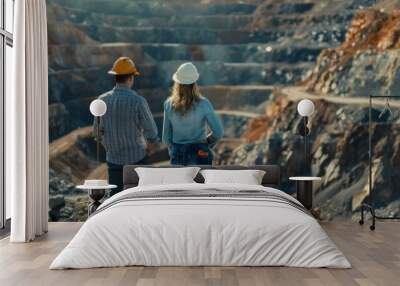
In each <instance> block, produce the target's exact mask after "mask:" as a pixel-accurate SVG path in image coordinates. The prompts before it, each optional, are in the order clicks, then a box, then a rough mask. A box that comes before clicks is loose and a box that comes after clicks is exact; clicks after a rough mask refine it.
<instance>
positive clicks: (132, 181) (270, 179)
mask: <svg viewBox="0 0 400 286" xmlns="http://www.w3.org/2000/svg"><path fill="white" fill-rule="evenodd" d="M136 167H146V168H179V167H183V166H159V167H158V166H151V165H150V166H149V165H147V166H143V165H126V166H124V179H123V182H124V189H128V188H133V187H136V186H137V185H138V183H139V177H138V175H137V173H136V171H135V168H136ZM199 167H200V168H201V169H203V170H204V169H217V170H249V169H252V170H254V169H255V170H263V171H265V172H266V173H265V175H264V178H263V180H262V185H263V186H265V187H272V188H277V189H279V187H280V184H281V168H280V166H278V165H257V166H248V167H245V166H199ZM195 181H196V182H197V183H204V178H203V176H202V175H201V174H200V173H199V174H198V175H197V177H196V178H195Z"/></svg>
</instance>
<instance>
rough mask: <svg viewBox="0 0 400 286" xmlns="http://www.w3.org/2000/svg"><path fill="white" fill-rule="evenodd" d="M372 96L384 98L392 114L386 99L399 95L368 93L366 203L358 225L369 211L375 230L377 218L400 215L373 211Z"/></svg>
mask: <svg viewBox="0 0 400 286" xmlns="http://www.w3.org/2000/svg"><path fill="white" fill-rule="evenodd" d="M373 98H385V99H386V100H387V101H386V102H387V103H386V106H385V110H386V109H388V108H389V109H388V110H389V112H390V114H392V112H391V110H390V106H389V105H388V99H389V98H400V96H396V95H392V96H389V95H384V96H374V95H370V96H369V110H368V190H369V194H368V203H363V204H362V205H361V219H360V221H359V224H360V225H363V224H364V212H365V211H367V212H368V211H369V212H370V213H371V216H372V224H371V225H370V227H369V228H370V230H375V223H376V220H377V219H381V220H391V219H394V220H400V217H385V216H377V215H376V213H375V205H374V199H373V191H372V158H373V154H372V151H373V150H372V99H373Z"/></svg>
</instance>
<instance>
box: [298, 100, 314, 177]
mask: <svg viewBox="0 0 400 286" xmlns="http://www.w3.org/2000/svg"><path fill="white" fill-rule="evenodd" d="M314 111H315V106H314V103H313V102H312V101H311V100H309V99H303V100H301V101H300V102H299V104H298V105H297V112H298V113H299V114H300V115H301V116H302V121H301V123H300V124H299V127H298V131H299V134H300V135H301V136H303V138H304V167H305V169H304V172H305V175H307V176H309V175H310V173H311V162H310V154H309V150H308V145H309V144H308V135H309V134H310V129H309V128H308V118H309V117H310V116H311V115H313V113H314Z"/></svg>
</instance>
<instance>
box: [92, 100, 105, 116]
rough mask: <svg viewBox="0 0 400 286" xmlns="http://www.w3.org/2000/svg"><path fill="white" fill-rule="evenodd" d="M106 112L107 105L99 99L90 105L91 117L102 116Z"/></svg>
mask: <svg viewBox="0 0 400 286" xmlns="http://www.w3.org/2000/svg"><path fill="white" fill-rule="evenodd" d="M106 112H107V105H106V103H105V102H104V101H103V100H101V99H95V100H93V101H92V102H91V103H90V113H92V114H93V116H103V115H104V114H106Z"/></svg>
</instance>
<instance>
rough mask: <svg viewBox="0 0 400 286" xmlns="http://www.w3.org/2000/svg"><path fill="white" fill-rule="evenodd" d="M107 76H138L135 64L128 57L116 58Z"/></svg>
mask: <svg viewBox="0 0 400 286" xmlns="http://www.w3.org/2000/svg"><path fill="white" fill-rule="evenodd" d="M108 73H109V74H112V75H125V74H133V75H140V73H139V71H138V70H137V68H136V66H135V63H134V62H133V61H132V60H131V59H130V58H128V57H120V58H118V59H117V60H116V61H115V62H114V65H113V67H112V69H111V70H110V71H108Z"/></svg>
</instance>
